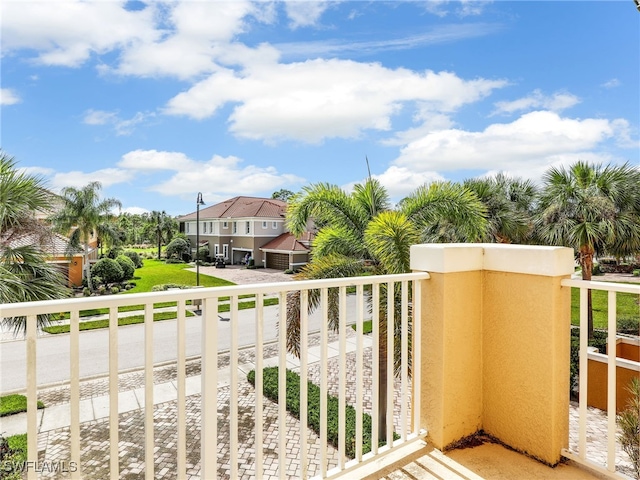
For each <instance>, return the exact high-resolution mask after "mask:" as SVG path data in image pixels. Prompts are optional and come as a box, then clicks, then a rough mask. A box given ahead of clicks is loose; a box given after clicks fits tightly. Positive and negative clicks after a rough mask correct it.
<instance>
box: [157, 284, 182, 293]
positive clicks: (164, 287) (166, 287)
mask: <svg viewBox="0 0 640 480" xmlns="http://www.w3.org/2000/svg"><path fill="white" fill-rule="evenodd" d="M170 288H191V287H189V286H188V285H179V284H177V283H163V284H162V285H154V286H153V287H151V291H152V292H163V291H165V290H169V289H170Z"/></svg>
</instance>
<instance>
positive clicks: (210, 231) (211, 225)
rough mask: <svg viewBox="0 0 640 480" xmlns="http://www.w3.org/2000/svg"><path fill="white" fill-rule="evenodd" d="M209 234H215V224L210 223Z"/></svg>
mask: <svg viewBox="0 0 640 480" xmlns="http://www.w3.org/2000/svg"><path fill="white" fill-rule="evenodd" d="M209 233H213V222H209Z"/></svg>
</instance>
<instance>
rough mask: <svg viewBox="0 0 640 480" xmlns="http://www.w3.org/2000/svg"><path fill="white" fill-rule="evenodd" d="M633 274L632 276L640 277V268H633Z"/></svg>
mask: <svg viewBox="0 0 640 480" xmlns="http://www.w3.org/2000/svg"><path fill="white" fill-rule="evenodd" d="M633 276H634V277H640V269H638V270H634V271H633Z"/></svg>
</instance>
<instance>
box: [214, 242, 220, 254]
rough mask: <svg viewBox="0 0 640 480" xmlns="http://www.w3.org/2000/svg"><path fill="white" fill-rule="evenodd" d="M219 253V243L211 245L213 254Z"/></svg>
mask: <svg viewBox="0 0 640 480" xmlns="http://www.w3.org/2000/svg"><path fill="white" fill-rule="evenodd" d="M219 253H220V245H218V244H217V243H216V244H214V245H213V254H214V255H218V254H219Z"/></svg>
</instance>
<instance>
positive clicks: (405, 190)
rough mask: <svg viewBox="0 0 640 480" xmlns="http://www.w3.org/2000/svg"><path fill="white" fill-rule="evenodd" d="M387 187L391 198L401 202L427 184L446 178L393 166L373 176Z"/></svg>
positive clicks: (437, 174)
mask: <svg viewBox="0 0 640 480" xmlns="http://www.w3.org/2000/svg"><path fill="white" fill-rule="evenodd" d="M373 176H374V177H375V178H377V179H378V180H379V181H380V183H382V185H384V186H385V188H386V189H387V192H388V193H389V196H390V197H391V198H393V199H396V200H400V199H402V198H403V197H406V196H407V195H409V194H410V193H411V192H413V191H414V190H415V189H416V188H418V187H420V186H421V185H424V184H425V183H432V182H436V181H440V180H444V179H445V178H444V177H443V176H442V175H440V174H439V173H438V172H434V171H424V172H418V171H413V170H411V169H409V168H406V167H399V166H396V165H392V166H390V167H389V168H387V170H386V171H385V172H383V173H382V174H380V175H373Z"/></svg>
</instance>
